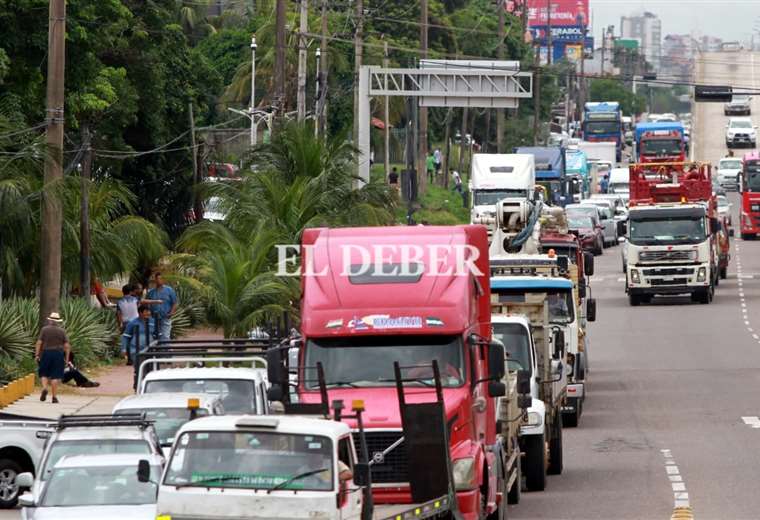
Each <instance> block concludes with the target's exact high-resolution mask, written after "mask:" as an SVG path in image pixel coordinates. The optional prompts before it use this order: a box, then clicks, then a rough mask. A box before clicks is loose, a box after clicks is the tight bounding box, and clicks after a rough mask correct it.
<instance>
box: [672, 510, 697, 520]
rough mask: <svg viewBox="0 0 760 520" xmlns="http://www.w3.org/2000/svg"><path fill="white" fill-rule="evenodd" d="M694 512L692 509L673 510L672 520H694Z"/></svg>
mask: <svg viewBox="0 0 760 520" xmlns="http://www.w3.org/2000/svg"><path fill="white" fill-rule="evenodd" d="M693 519H694V511H693V510H692V509H691V508H690V507H676V508H673V515H672V516H671V517H670V520H693Z"/></svg>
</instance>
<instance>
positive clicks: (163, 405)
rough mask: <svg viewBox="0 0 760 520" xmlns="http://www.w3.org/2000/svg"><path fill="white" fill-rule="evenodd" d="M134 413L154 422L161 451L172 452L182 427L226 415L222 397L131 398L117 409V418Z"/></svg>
mask: <svg viewBox="0 0 760 520" xmlns="http://www.w3.org/2000/svg"><path fill="white" fill-rule="evenodd" d="M132 413H143V414H145V419H147V420H149V421H153V426H154V427H155V429H156V434H157V435H158V440H159V441H160V442H161V447H162V448H171V446H172V443H173V442H174V435H175V434H176V433H177V430H179V428H180V426H182V425H183V424H185V423H186V422H187V421H190V420H193V419H197V418H198V417H206V416H208V415H224V406H223V405H222V399H221V397H219V396H218V395H209V394H187V393H156V394H140V395H130V396H128V397H125V398H124V399H122V400H121V401H119V402H118V403H116V406H114V408H113V414H114V415H123V414H132ZM166 451H167V452H168V449H167V450H166Z"/></svg>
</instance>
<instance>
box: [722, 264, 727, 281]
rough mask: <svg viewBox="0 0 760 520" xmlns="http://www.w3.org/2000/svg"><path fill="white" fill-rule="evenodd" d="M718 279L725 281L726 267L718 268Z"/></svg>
mask: <svg viewBox="0 0 760 520" xmlns="http://www.w3.org/2000/svg"><path fill="white" fill-rule="evenodd" d="M720 278H721V280H725V279H726V278H728V267H721V268H720Z"/></svg>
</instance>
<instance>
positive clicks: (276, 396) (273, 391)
mask: <svg viewBox="0 0 760 520" xmlns="http://www.w3.org/2000/svg"><path fill="white" fill-rule="evenodd" d="M284 398H285V392H284V391H283V389H282V385H279V384H276V385H272V386H270V387H269V388H267V401H271V402H277V401H282V400H283V399H284Z"/></svg>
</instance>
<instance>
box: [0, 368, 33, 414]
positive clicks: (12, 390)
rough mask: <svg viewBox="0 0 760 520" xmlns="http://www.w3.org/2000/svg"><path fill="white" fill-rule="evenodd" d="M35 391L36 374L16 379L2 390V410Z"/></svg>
mask: <svg viewBox="0 0 760 520" xmlns="http://www.w3.org/2000/svg"><path fill="white" fill-rule="evenodd" d="M33 391H34V374H29V375H27V376H24V377H20V378H18V379H14V380H13V381H11V382H10V383H8V384H7V385H5V386H3V387H1V388H0V408H3V407H5V406H8V405H10V404H12V403H14V402H16V401H18V400H19V399H21V398H22V397H24V396H27V395H29V394H31V393H32V392H33Z"/></svg>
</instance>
